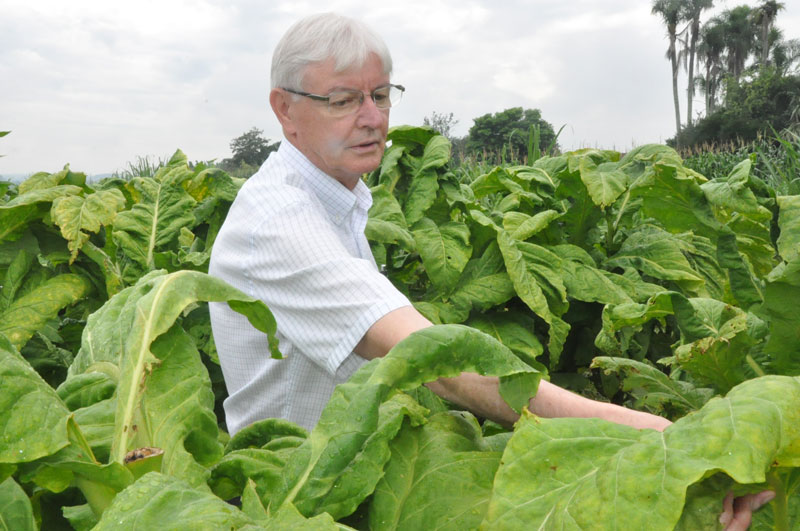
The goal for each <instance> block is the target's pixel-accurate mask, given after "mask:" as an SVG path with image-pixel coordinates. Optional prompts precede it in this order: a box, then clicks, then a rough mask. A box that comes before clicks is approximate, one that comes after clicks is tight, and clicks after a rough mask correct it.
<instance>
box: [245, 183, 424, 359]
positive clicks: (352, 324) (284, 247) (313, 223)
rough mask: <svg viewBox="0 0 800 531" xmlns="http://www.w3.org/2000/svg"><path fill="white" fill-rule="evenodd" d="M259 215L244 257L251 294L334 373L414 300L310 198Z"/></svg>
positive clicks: (305, 350)
mask: <svg viewBox="0 0 800 531" xmlns="http://www.w3.org/2000/svg"><path fill="white" fill-rule="evenodd" d="M254 217H255V218H256V219H257V220H258V221H257V222H256V223H254V224H253V225H252V229H251V230H250V231H249V241H248V242H247V246H248V248H249V250H250V252H249V253H248V254H247V256H245V257H244V264H245V268H244V269H245V272H246V276H247V281H248V283H249V284H250V286H251V294H252V295H253V296H255V297H257V298H259V299H261V300H263V301H264V302H265V303H266V304H267V305H268V306H269V307H270V309H271V310H272V312H273V314H274V315H275V319H276V321H277V323H278V328H279V330H280V331H281V333H282V334H283V335H285V336H286V337H287V338H289V339H290V340H291V341H292V343H294V345H295V346H297V347H298V349H299V350H300V351H301V352H303V354H305V355H307V356H308V357H309V358H310V359H311V361H312V362H314V363H315V364H317V365H319V366H320V367H322V368H323V369H325V370H327V371H328V372H329V373H330V374H335V373H336V370H337V369H338V367H339V366H340V364H341V363H342V362H343V361H344V360H345V358H346V357H347V356H348V355H349V354H350V353H351V352H352V351H353V348H354V347H355V346H356V344H357V343H358V342H359V341H360V340H361V338H362V337H363V336H364V334H365V333H366V332H367V330H368V329H369V328H370V326H372V325H373V324H374V323H375V322H376V321H377V320H378V319H380V318H381V317H383V316H384V315H386V314H387V313H389V312H391V311H392V310H395V309H397V308H400V307H402V306H408V305H409V304H410V302H409V301H408V299H407V298H406V297H405V296H404V295H403V294H402V293H400V292H399V291H398V290H397V289H396V288H395V287H394V286H393V285H392V284H391V282H389V280H388V279H387V278H386V277H385V276H383V275H382V274H381V273H380V272H378V271H377V269H376V268H375V265H374V263H373V262H372V261H370V260H366V259H362V258H359V257H356V256H353V255H351V254H350V253H349V252H348V250H347V249H346V248H345V246H344V245H343V244H342V241H341V240H340V239H339V236H338V234H337V232H336V230H335V228H334V227H333V226H332V225H331V222H330V220H329V219H328V218H327V217H326V216H325V215H324V212H323V211H321V210H320V209H319V208H314V205H313V204H312V203H311V202H310V200H303V199H302V197H301V198H299V199H298V200H296V201H293V202H289V203H288V204H284V205H283V206H282V207H281V208H280V209H278V210H277V211H275V212H273V213H271V214H270V215H268V216H254Z"/></svg>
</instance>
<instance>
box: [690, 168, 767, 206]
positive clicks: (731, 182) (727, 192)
mask: <svg viewBox="0 0 800 531" xmlns="http://www.w3.org/2000/svg"><path fill="white" fill-rule="evenodd" d="M752 164H753V163H752V161H751V160H750V159H744V160H743V161H741V162H740V163H738V164H737V165H736V166H735V167H734V168H733V170H731V173H730V175H728V176H727V177H726V178H721V179H714V180H713V181H708V182H706V183H703V184H701V185H700V188H701V189H702V190H703V193H704V194H705V196H706V198H707V199H708V201H709V202H710V203H711V204H712V205H714V206H716V207H718V208H723V209H725V210H727V211H729V212H739V213H742V214H747V215H749V216H750V217H753V218H755V219H760V220H762V221H763V220H769V219H770V218H771V217H772V213H771V212H770V211H769V210H768V209H767V208H764V207H763V206H761V205H759V204H758V200H757V199H756V196H755V194H754V193H753V191H752V190H751V189H750V187H749V186H748V184H749V181H750V169H751V167H752Z"/></svg>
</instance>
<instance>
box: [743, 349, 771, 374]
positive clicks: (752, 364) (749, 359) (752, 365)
mask: <svg viewBox="0 0 800 531" xmlns="http://www.w3.org/2000/svg"><path fill="white" fill-rule="evenodd" d="M745 360H746V361H747V364H748V365H749V366H750V368H751V369H753V372H755V373H756V376H766V374H767V373H765V372H764V369H762V368H761V365H759V364H758V362H757V361H756V360H754V359H753V356H751V355H750V354H748V355H747V356H745Z"/></svg>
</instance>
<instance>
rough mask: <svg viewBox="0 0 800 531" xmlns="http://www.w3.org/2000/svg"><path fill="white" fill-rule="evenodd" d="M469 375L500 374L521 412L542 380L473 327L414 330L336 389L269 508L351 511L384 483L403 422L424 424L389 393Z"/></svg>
mask: <svg viewBox="0 0 800 531" xmlns="http://www.w3.org/2000/svg"><path fill="white" fill-rule="evenodd" d="M465 371H466V372H477V373H479V374H483V375H487V376H499V377H500V394H501V396H503V397H504V399H505V400H506V401H507V402H508V403H509V405H510V406H511V407H513V408H515V409H517V410H520V409H521V408H522V407H524V406H526V405H527V404H528V402H529V400H530V398H531V397H532V396H534V394H535V392H536V388H537V386H538V381H539V373H538V372H537V371H535V370H534V369H532V368H530V367H529V366H527V365H526V364H524V363H523V362H521V361H520V360H519V359H518V358H517V357H515V356H514V355H513V354H512V353H511V352H509V351H508V349H506V348H505V347H503V346H502V345H501V344H500V343H498V342H497V341H495V340H493V339H492V338H491V337H489V336H488V335H486V334H483V333H482V332H479V331H477V330H475V329H471V328H468V327H464V326H459V325H440V326H434V327H430V328H426V329H424V330H421V331H419V332H416V333H414V334H412V335H411V336H409V337H408V338H406V339H405V340H403V341H401V342H400V343H398V345H396V346H395V347H394V348H393V349H392V350H391V351H390V352H389V354H387V355H386V356H385V357H384V358H381V359H378V360H374V361H372V362H371V363H369V364H367V365H365V366H364V367H362V368H361V369H360V370H359V371H358V372H357V373H356V374H355V375H353V377H352V378H351V379H350V381H349V382H348V383H346V384H343V385H339V386H338V387H337V388H336V390H335V391H334V393H333V396H332V397H331V400H330V401H329V402H328V405H327V406H326V408H325V410H324V411H323V412H322V416H321V417H320V420H319V422H318V424H317V426H316V427H315V428H314V430H313V431H312V432H311V434H310V436H309V438H308V439H307V440H306V442H305V443H304V444H303V445H302V446H301V447H300V448H298V449H297V450H296V451H295V452H294V453H293V454H292V455H291V457H290V459H289V462H288V463H287V466H286V472H285V474H286V484H285V487H284V488H283V489H281V490H280V491H279V492H277V493H273V494H272V495H271V496H270V497H269V498H270V503H271V507H272V509H271V510H273V509H274V508H276V507H278V506H281V505H285V504H286V503H293V504H294V505H295V506H296V507H297V508H298V509H299V510H300V512H301V513H303V514H305V515H307V516H310V515H313V514H318V513H320V512H322V511H325V512H328V513H330V514H331V515H333V516H334V518H340V517H342V516H345V515H348V514H350V513H352V512H353V511H354V510H355V509H356V508H357V507H358V505H359V504H360V503H361V502H362V501H363V500H364V499H365V498H366V497H367V496H369V495H370V494H371V493H372V492H373V490H374V488H375V485H376V484H377V482H378V480H379V479H380V477H381V475H382V470H383V466H384V465H385V463H386V461H387V460H388V459H389V457H390V453H389V448H388V444H389V441H390V440H392V439H393V438H394V436H395V435H396V434H397V431H398V430H399V429H400V426H401V423H402V421H403V418H404V417H409V418H411V420H412V425H417V424H419V423H420V422H422V420H423V417H422V416H421V412H420V411H419V407H420V406H418V405H417V404H416V402H414V401H413V400H411V399H410V398H409V397H408V395H405V394H402V393H399V394H391V393H392V390H393V389H394V390H404V389H413V388H415V387H417V386H419V385H421V384H423V383H425V382H429V381H433V380H435V379H437V378H440V377H453V376H457V375H459V374H461V373H462V372H465ZM387 398H389V400H387ZM354 412H356V414H354Z"/></svg>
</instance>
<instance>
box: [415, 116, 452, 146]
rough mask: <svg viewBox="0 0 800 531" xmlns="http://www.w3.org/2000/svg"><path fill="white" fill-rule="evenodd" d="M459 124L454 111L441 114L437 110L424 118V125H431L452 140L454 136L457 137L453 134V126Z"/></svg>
mask: <svg viewBox="0 0 800 531" xmlns="http://www.w3.org/2000/svg"><path fill="white" fill-rule="evenodd" d="M457 124H458V120H457V119H456V117H455V116H454V115H453V113H450V114H444V113H441V114H440V113H438V112H436V111H433V113H431V116H430V117H428V116H426V117H425V118H423V119H422V125H424V126H427V127H430V128H431V129H433V130H434V131H436V132H438V133H440V134H442V135H444V136H446V137H447V138H449V139H450V140H451V141H452V140H453V138H455V137H454V136H453V127H455V126H456V125H457Z"/></svg>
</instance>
